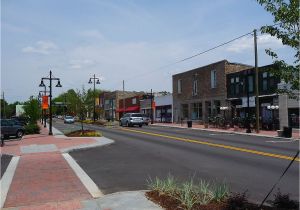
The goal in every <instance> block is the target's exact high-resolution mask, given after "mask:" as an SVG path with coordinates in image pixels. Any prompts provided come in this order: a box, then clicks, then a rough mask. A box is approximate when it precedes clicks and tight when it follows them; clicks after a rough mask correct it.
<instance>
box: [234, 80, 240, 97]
mask: <svg viewBox="0 0 300 210" xmlns="http://www.w3.org/2000/svg"><path fill="white" fill-rule="evenodd" d="M239 93H240V78H239V77H236V78H235V94H239Z"/></svg>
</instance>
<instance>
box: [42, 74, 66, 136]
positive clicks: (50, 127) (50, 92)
mask: <svg viewBox="0 0 300 210" xmlns="http://www.w3.org/2000/svg"><path fill="white" fill-rule="evenodd" d="M44 80H49V81H50V85H49V88H50V90H49V98H50V107H49V135H53V133H52V80H57V81H58V82H57V85H56V86H55V87H62V86H61V84H60V79H59V78H55V77H53V75H52V71H50V76H49V77H43V78H42V79H41V84H40V85H39V86H40V87H45V84H44ZM45 91H46V90H45Z"/></svg>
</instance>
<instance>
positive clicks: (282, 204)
mask: <svg viewBox="0 0 300 210" xmlns="http://www.w3.org/2000/svg"><path fill="white" fill-rule="evenodd" d="M274 197H275V198H274V200H273V201H268V203H270V204H271V206H272V207H274V208H276V209H299V202H297V201H295V200H291V199H290V195H289V194H281V192H280V191H279V190H278V192H277V193H276V194H275V195H274Z"/></svg>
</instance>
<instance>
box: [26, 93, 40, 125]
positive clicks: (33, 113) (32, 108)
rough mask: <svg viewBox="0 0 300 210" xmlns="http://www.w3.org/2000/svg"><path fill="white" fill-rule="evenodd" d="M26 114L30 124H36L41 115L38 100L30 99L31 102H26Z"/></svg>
mask: <svg viewBox="0 0 300 210" xmlns="http://www.w3.org/2000/svg"><path fill="white" fill-rule="evenodd" d="M24 112H25V116H26V117H28V118H29V123H31V124H35V123H36V121H37V120H38V119H39V118H40V113H41V109H40V107H39V102H38V100H37V99H34V98H33V97H30V99H29V101H27V102H25V106H24Z"/></svg>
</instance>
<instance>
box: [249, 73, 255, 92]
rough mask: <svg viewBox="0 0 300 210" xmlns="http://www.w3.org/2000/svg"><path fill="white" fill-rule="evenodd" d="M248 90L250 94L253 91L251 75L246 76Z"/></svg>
mask: <svg viewBox="0 0 300 210" xmlns="http://www.w3.org/2000/svg"><path fill="white" fill-rule="evenodd" d="M248 88H249V89H248V90H249V92H250V93H251V92H253V91H254V89H253V76H252V75H250V76H248Z"/></svg>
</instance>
